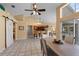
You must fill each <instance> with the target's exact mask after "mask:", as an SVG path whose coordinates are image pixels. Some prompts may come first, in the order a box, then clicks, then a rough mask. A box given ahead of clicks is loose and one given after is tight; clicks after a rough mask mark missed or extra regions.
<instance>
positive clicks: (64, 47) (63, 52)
mask: <svg viewBox="0 0 79 59" xmlns="http://www.w3.org/2000/svg"><path fill="white" fill-rule="evenodd" d="M46 44H47V46H49V47H50V48H51V49H52V51H54V52H55V53H56V54H57V55H58V56H79V45H76V44H74V45H73V44H68V43H65V42H64V43H63V44H56V43H53V42H52V40H49V39H47V40H46Z"/></svg>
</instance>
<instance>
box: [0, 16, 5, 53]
mask: <svg viewBox="0 0 79 59" xmlns="http://www.w3.org/2000/svg"><path fill="white" fill-rule="evenodd" d="M4 49H5V20H4V18H3V17H1V16H0V52H2V51H3V50H4Z"/></svg>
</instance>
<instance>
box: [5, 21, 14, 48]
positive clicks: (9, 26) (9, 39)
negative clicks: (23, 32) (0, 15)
mask: <svg viewBox="0 0 79 59" xmlns="http://www.w3.org/2000/svg"><path fill="white" fill-rule="evenodd" d="M11 44H13V22H12V21H11V20H6V46H7V47H9V46H10V45H11Z"/></svg>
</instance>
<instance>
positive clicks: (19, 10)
mask: <svg viewBox="0 0 79 59" xmlns="http://www.w3.org/2000/svg"><path fill="white" fill-rule="evenodd" d="M2 5H3V6H4V7H5V10H6V11H8V12H10V13H11V14H12V15H13V16H16V15H25V16H30V13H31V12H30V11H24V10H25V9H32V3H2ZM11 5H15V8H12V7H11ZM59 5H61V3H37V7H38V9H42V8H43V9H44V8H45V9H46V11H45V12H41V14H42V15H39V18H41V19H44V21H46V20H48V21H49V22H51V21H52V22H53V21H55V19H56V8H57V7H58V6H59Z"/></svg>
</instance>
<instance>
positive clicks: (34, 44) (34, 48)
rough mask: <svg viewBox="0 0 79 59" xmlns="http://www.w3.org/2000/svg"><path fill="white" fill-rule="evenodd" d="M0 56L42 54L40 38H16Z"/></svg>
mask: <svg viewBox="0 0 79 59" xmlns="http://www.w3.org/2000/svg"><path fill="white" fill-rule="evenodd" d="M0 56H42V52H41V45H40V40H39V39H26V40H16V41H15V43H14V44H13V45H11V46H10V47H9V48H7V49H6V50H4V51H3V52H2V53H0Z"/></svg>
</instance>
